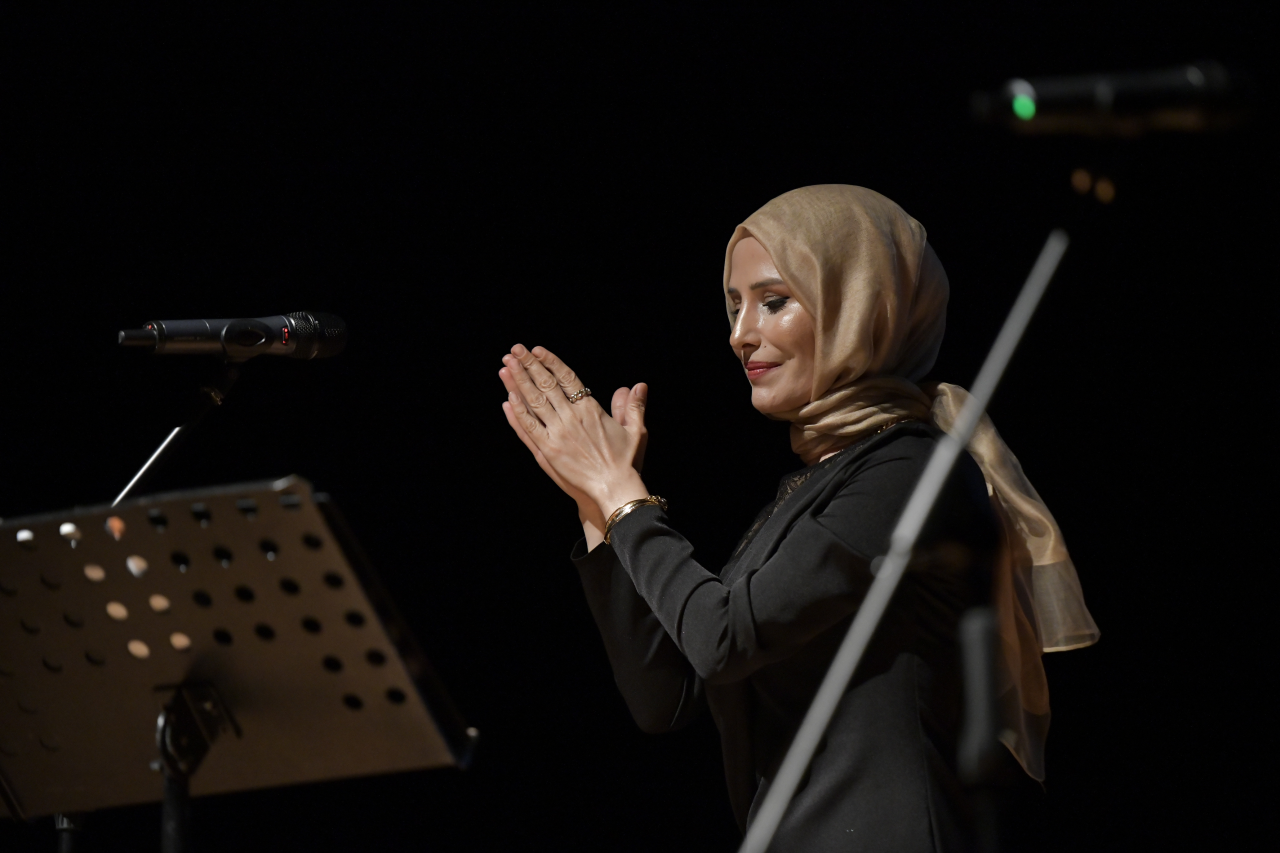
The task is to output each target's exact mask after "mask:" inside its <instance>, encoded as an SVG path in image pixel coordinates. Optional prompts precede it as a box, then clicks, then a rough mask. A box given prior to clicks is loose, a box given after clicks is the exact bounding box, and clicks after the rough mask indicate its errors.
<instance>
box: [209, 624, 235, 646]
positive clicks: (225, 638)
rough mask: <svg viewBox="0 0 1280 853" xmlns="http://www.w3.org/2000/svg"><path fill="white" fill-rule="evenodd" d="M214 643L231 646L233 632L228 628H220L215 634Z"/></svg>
mask: <svg viewBox="0 0 1280 853" xmlns="http://www.w3.org/2000/svg"><path fill="white" fill-rule="evenodd" d="M213 641H214V642H215V643H217V644H218V645H220V646H229V645H231V632H230V631H228V630H227V629H226V628H218V629H217V630H215V631H214V632H213Z"/></svg>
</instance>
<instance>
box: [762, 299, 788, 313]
mask: <svg viewBox="0 0 1280 853" xmlns="http://www.w3.org/2000/svg"><path fill="white" fill-rule="evenodd" d="M790 298H791V297H790V296H775V297H773V298H772V299H768V300H765V303H764V307H765V310H766V311H768V312H769V313H770V314H777V313H778V312H779V311H781V310H782V308H783V306H785V305H786V304H787V300H788V299H790Z"/></svg>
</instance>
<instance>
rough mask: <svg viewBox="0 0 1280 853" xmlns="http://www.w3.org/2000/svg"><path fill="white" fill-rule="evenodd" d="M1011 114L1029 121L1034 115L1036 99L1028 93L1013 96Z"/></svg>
mask: <svg viewBox="0 0 1280 853" xmlns="http://www.w3.org/2000/svg"><path fill="white" fill-rule="evenodd" d="M1013 114H1014V115H1016V116H1017V117H1018V118H1020V119H1022V120H1023V121H1031V119H1033V118H1035V115H1036V100H1035V98H1032V97H1030V96H1029V95H1014V96H1013Z"/></svg>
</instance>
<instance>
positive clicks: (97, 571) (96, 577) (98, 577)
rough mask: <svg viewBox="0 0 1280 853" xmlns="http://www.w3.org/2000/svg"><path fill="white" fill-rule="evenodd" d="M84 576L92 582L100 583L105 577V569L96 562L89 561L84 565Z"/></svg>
mask: <svg viewBox="0 0 1280 853" xmlns="http://www.w3.org/2000/svg"><path fill="white" fill-rule="evenodd" d="M84 576H85V577H86V578H88V579H89V580H90V581H92V582H93V583H102V581H103V580H104V579H106V577H107V572H106V569H104V568H102V566H99V565H98V564H96V563H89V564H88V565H86V566H85V567H84Z"/></svg>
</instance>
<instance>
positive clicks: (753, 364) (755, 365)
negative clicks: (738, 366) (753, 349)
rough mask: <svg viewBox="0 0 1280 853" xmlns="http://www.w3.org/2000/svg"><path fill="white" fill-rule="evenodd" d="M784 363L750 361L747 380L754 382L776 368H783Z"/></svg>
mask: <svg viewBox="0 0 1280 853" xmlns="http://www.w3.org/2000/svg"><path fill="white" fill-rule="evenodd" d="M781 366H782V362H779V361H748V362H747V378H748V379H750V380H752V381H753V382H754V381H755V380H756V379H759V378H760V377H761V376H764V375H765V374H766V373H768V372H769V371H770V370H773V369H774V368H775V367H781Z"/></svg>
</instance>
